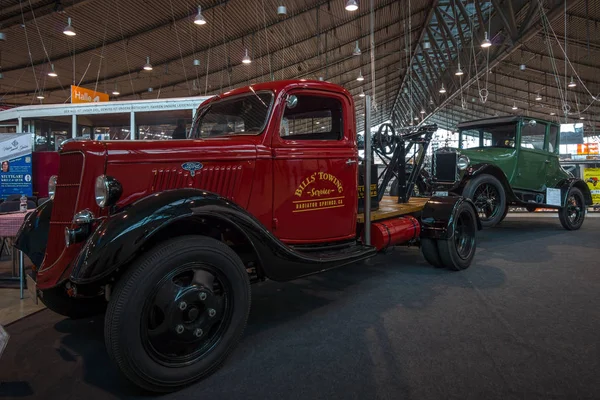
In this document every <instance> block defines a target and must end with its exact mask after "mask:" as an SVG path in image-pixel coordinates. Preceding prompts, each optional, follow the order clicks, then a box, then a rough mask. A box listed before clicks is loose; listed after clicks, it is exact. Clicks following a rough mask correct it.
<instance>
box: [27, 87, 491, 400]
mask: <svg viewBox="0 0 600 400" xmlns="http://www.w3.org/2000/svg"><path fill="white" fill-rule="evenodd" d="M367 112H369V110H367ZM390 128H393V127H390V126H389V125H388V126H386V127H385V130H381V129H380V131H379V132H378V133H377V134H376V135H375V137H374V138H367V139H366V140H365V157H364V160H361V159H360V158H359V148H358V146H357V130H356V121H355V109H354V102H353V99H352V96H351V94H350V93H349V92H348V91H346V90H345V89H344V88H342V87H340V86H337V85H334V84H331V83H326V82H321V81H308V80H288V81H277V82H268V83H261V84H256V85H252V86H249V87H244V88H240V89H236V90H232V91H230V92H226V93H223V94H221V95H219V96H215V97H213V98H211V99H209V100H207V101H206V102H204V103H203V104H202V105H201V106H200V107H199V108H198V110H197V113H196V118H195V121H194V124H193V127H192V129H191V131H190V132H189V133H188V138H187V139H182V140H173V141H168V142H165V141H92V140H69V141H67V142H65V143H64V144H63V146H62V148H61V149H60V151H59V154H60V165H59V173H58V176H53V177H52V178H51V179H50V182H49V192H50V193H51V194H52V198H51V200H49V201H48V202H46V203H44V204H43V205H41V206H40V207H39V208H37V209H36V210H35V211H34V212H32V213H31V214H30V215H29V217H28V218H27V219H26V221H25V223H24V224H23V226H22V228H21V231H20V233H19V236H18V238H17V241H16V247H17V248H18V249H20V250H22V251H23V252H24V253H25V254H27V255H28V257H29V258H30V259H31V260H32V262H33V264H34V267H33V273H32V275H31V276H30V279H28V285H29V286H30V287H29V289H30V290H34V291H35V294H36V295H37V296H38V297H39V298H40V299H41V301H42V302H43V303H44V304H45V305H46V306H47V307H48V308H50V309H51V310H53V311H55V312H57V313H59V314H62V315H65V316H69V317H72V318H78V317H87V316H91V315H94V314H97V313H105V341H106V348H107V351H108V354H109V355H110V357H111V358H112V360H114V362H115V364H116V365H117V366H118V368H119V369H120V370H121V371H122V372H123V374H124V375H125V376H126V377H127V378H129V379H130V380H131V381H132V382H133V383H135V384H136V385H138V386H140V387H142V388H144V389H147V390H151V391H156V392H168V391H174V390H178V389H180V388H182V387H184V386H186V385H188V384H190V383H192V382H195V381H197V380H199V379H201V378H203V377H206V376H207V375H209V374H211V373H213V372H214V371H215V370H216V369H217V368H218V367H219V366H220V365H221V364H222V363H223V361H224V360H225V359H226V358H227V356H228V355H229V354H230V353H231V351H232V350H233V349H234V347H235V346H236V344H237V342H238V341H239V339H240V338H241V336H242V334H243V331H244V328H245V325H246V321H247V318H248V314H249V309H250V285H251V284H253V283H256V282H260V281H263V280H266V279H270V280H275V281H287V280H292V279H295V278H299V277H303V276H307V275H310V274H315V273H318V272H322V271H325V270H328V269H331V268H335V267H339V266H342V265H345V264H349V263H354V262H357V261H360V260H365V259H367V258H370V257H374V256H376V255H377V253H378V252H380V251H383V250H385V249H386V248H389V247H392V246H397V245H403V244H405V245H407V244H412V245H415V246H420V247H421V250H422V252H423V255H424V256H425V258H426V259H427V261H429V263H430V264H432V265H434V266H436V267H446V268H449V269H451V270H461V269H465V268H467V267H469V266H470V265H471V262H472V260H473V257H474V255H475V250H476V242H475V238H476V232H477V231H478V230H479V229H481V224H480V222H479V219H478V216H477V213H476V210H475V207H474V206H473V204H472V203H471V202H470V201H469V200H467V199H465V198H463V197H460V196H449V197H439V198H436V197H434V198H419V197H412V196H411V194H412V187H413V186H414V182H415V179H416V176H417V175H418V173H419V169H420V167H421V165H422V161H423V158H424V154H425V150H426V148H427V145H428V144H429V141H430V140H431V135H432V134H433V132H434V131H435V127H418V128H405V129H398V131H397V132H393V129H392V132H391V133H390ZM369 131H370V130H369V129H367V130H366V132H369ZM400 132H402V133H400ZM372 146H374V150H373V149H372ZM409 148H412V150H415V149H418V151H411V152H410V153H411V154H412V155H413V157H416V163H414V162H413V163H412V166H413V168H412V172H411V173H408V174H407V173H406V163H405V159H406V157H407V156H408V152H409V150H410V149H409ZM377 149H379V150H381V151H382V152H383V153H384V154H385V155H386V156H387V157H388V160H389V162H387V168H386V169H385V171H384V173H383V174H382V175H379V176H378V174H377V171H376V170H375V169H374V167H373V166H372V165H371V160H372V158H371V156H372V154H371V153H372V151H377ZM391 179H397V180H398V183H397V186H396V187H397V188H400V190H399V193H400V194H399V195H398V196H397V197H391V196H386V195H385V193H384V192H385V187H386V186H387V185H388V183H389V182H390V181H391ZM365 188H369V190H367V192H369V194H370V196H365ZM365 221H367V222H366V223H365ZM365 268H368V266H365Z"/></svg>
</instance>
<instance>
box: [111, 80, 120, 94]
mask: <svg viewBox="0 0 600 400" xmlns="http://www.w3.org/2000/svg"><path fill="white" fill-rule="evenodd" d="M112 94H113V96H118V95H120V94H121V92H119V87H118V86H117V82H115V88H114V89H113V91H112Z"/></svg>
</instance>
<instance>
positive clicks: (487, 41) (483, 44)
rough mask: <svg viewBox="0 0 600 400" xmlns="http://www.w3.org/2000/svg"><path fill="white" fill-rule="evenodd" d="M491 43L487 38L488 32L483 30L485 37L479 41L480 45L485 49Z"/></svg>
mask: <svg viewBox="0 0 600 400" xmlns="http://www.w3.org/2000/svg"><path fill="white" fill-rule="evenodd" d="M491 45H492V42H491V41H490V39H489V38H488V33H487V32H485V38H484V39H483V42H481V47H483V48H484V49H485V48H487V47H490V46H491Z"/></svg>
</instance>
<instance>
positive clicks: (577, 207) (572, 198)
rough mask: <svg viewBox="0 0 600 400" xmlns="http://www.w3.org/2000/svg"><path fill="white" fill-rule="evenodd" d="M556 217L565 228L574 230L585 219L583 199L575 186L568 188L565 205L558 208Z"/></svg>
mask: <svg viewBox="0 0 600 400" xmlns="http://www.w3.org/2000/svg"><path fill="white" fill-rule="evenodd" d="M558 219H559V220H560V223H561V225H562V226H563V228H565V229H566V230H569V231H575V230H577V229H579V228H581V225H583V220H584V219H585V201H584V199H583V193H581V190H579V189H577V188H576V187H572V188H571V189H569V195H568V196H567V203H566V204H565V207H562V208H561V209H559V210H558Z"/></svg>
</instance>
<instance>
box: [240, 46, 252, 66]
mask: <svg viewBox="0 0 600 400" xmlns="http://www.w3.org/2000/svg"><path fill="white" fill-rule="evenodd" d="M242 62H243V63H244V64H250V63H251V62H252V60H251V59H250V56H249V55H248V49H246V54H245V55H244V58H242Z"/></svg>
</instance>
